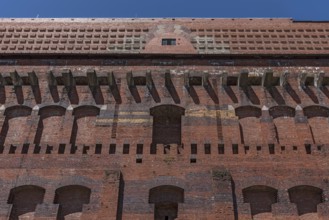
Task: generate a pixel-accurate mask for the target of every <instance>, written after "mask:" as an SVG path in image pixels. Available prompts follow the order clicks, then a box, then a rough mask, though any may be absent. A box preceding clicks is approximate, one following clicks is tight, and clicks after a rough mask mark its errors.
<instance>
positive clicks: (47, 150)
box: [46, 145, 53, 154]
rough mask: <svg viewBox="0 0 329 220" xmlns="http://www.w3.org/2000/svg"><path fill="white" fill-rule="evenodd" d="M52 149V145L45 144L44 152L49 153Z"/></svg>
mask: <svg viewBox="0 0 329 220" xmlns="http://www.w3.org/2000/svg"><path fill="white" fill-rule="evenodd" d="M52 150H53V146H49V145H47V148H46V154H51V151H52Z"/></svg>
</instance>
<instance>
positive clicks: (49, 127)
mask: <svg viewBox="0 0 329 220" xmlns="http://www.w3.org/2000/svg"><path fill="white" fill-rule="evenodd" d="M65 111H66V109H65V108H64V107H62V106H57V105H50V106H45V107H42V108H40V110H39V115H40V119H39V123H38V129H37V132H36V135H35V138H34V143H35V144H40V143H55V142H57V141H58V140H60V139H61V137H62V134H61V127H62V124H63V120H64V117H63V116H64V115H65Z"/></svg>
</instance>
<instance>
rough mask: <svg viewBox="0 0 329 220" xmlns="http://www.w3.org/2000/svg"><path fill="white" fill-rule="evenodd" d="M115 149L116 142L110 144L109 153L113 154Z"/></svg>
mask: <svg viewBox="0 0 329 220" xmlns="http://www.w3.org/2000/svg"><path fill="white" fill-rule="evenodd" d="M115 151H116V144H110V151H109V154H115Z"/></svg>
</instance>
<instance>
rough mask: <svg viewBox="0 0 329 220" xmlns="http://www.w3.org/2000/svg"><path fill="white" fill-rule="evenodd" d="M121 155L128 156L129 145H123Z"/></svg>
mask: <svg viewBox="0 0 329 220" xmlns="http://www.w3.org/2000/svg"><path fill="white" fill-rule="evenodd" d="M122 153H123V154H129V144H124V145H123V151H122Z"/></svg>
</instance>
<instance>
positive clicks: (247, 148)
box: [244, 146, 249, 154]
mask: <svg viewBox="0 0 329 220" xmlns="http://www.w3.org/2000/svg"><path fill="white" fill-rule="evenodd" d="M248 151H249V146H244V153H245V154H247V153H248Z"/></svg>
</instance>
